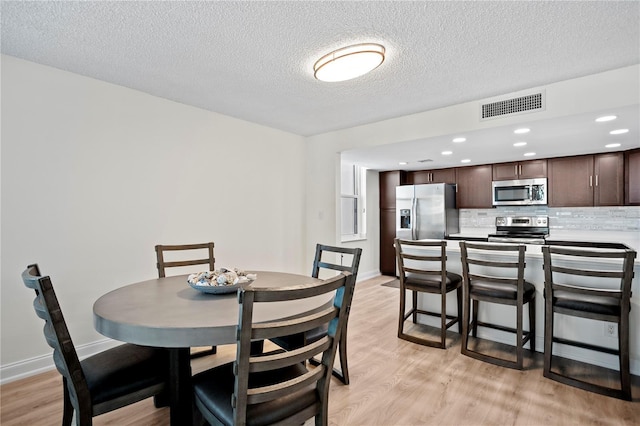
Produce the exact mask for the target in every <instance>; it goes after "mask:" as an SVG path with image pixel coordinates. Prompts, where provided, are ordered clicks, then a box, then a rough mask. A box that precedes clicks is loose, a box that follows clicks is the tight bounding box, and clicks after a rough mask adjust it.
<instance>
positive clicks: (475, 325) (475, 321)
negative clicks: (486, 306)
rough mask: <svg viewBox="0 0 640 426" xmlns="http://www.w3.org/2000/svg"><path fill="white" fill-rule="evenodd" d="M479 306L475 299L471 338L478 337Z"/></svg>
mask: <svg viewBox="0 0 640 426" xmlns="http://www.w3.org/2000/svg"><path fill="white" fill-rule="evenodd" d="M479 305H480V303H479V302H478V301H477V300H476V299H473V329H472V336H473V337H478V306H479Z"/></svg>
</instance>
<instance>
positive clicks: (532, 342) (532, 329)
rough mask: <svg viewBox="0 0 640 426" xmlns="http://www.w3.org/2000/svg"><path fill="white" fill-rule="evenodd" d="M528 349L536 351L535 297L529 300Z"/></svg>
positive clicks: (532, 351)
mask: <svg viewBox="0 0 640 426" xmlns="http://www.w3.org/2000/svg"><path fill="white" fill-rule="evenodd" d="M529 349H530V350H531V353H535V352H536V299H535V297H534V298H533V299H531V301H529Z"/></svg>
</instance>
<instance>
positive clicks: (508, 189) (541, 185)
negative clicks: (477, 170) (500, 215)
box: [491, 178, 547, 206]
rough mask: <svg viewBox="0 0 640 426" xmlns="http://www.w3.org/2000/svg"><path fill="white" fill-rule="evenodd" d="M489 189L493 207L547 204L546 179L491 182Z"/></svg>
mask: <svg viewBox="0 0 640 426" xmlns="http://www.w3.org/2000/svg"><path fill="white" fill-rule="evenodd" d="M491 189H492V191H493V205H494V206H530V205H540V204H543V205H545V204H547V178H538V179H520V180H500V181H493V183H492V184H491Z"/></svg>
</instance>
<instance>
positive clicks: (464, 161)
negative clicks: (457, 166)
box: [460, 158, 471, 163]
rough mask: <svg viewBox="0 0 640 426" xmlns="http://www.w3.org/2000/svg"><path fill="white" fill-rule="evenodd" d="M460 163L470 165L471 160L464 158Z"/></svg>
mask: <svg viewBox="0 0 640 426" xmlns="http://www.w3.org/2000/svg"><path fill="white" fill-rule="evenodd" d="M460 162H461V163H470V162H471V160H469V159H468V158H465V159H464V160H460Z"/></svg>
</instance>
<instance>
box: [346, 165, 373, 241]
mask: <svg viewBox="0 0 640 426" xmlns="http://www.w3.org/2000/svg"><path fill="white" fill-rule="evenodd" d="M366 172H367V170H366V169H365V168H363V167H360V166H356V165H355V164H345V163H343V164H342V168H341V176H340V183H341V185H340V188H341V190H340V212H341V214H340V217H341V224H340V226H341V236H342V241H349V240H355V239H363V238H366V229H367V227H366V216H365V213H366V211H365V205H366V204H365V192H366V191H365V188H366V187H367V184H366V182H367V181H366V179H367V177H366Z"/></svg>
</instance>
